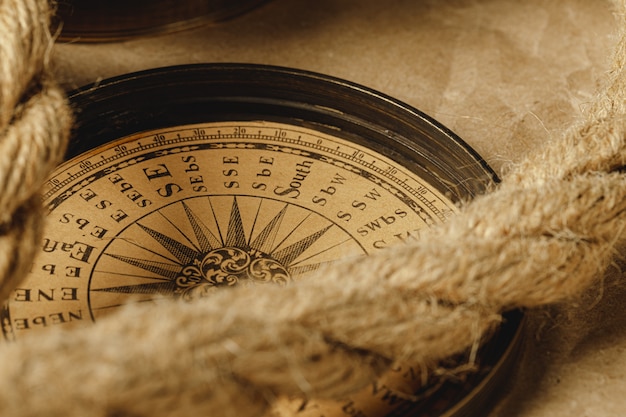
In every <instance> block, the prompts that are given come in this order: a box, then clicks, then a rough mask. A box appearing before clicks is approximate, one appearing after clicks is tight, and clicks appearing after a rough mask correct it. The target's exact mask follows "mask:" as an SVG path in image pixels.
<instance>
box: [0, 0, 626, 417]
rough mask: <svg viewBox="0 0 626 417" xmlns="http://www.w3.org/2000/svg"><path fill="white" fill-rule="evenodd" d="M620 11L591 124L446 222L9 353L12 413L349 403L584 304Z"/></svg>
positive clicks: (623, 182) (601, 190)
mask: <svg viewBox="0 0 626 417" xmlns="http://www.w3.org/2000/svg"><path fill="white" fill-rule="evenodd" d="M15 2H16V3H19V0H16V1H15ZM9 3H11V2H9ZM5 4H6V3H5ZM616 6H617V12H616V14H617V16H618V19H619V23H620V25H621V26H622V28H621V40H620V41H619V43H618V45H617V49H616V53H615V57H614V66H613V69H612V72H611V73H610V75H609V80H608V83H607V87H606V88H605V90H604V92H603V93H602V94H601V95H600V96H599V98H598V99H597V101H596V102H595V104H594V105H593V106H592V108H591V109H590V110H589V113H588V116H587V118H586V120H585V121H584V122H583V123H581V124H580V125H578V126H575V127H573V128H572V129H570V130H569V131H568V132H566V133H565V135H564V137H563V138H562V140H560V141H558V142H555V143H553V144H550V145H549V146H548V147H547V148H546V149H545V150H544V151H542V152H538V153H537V154H535V155H534V156H531V157H529V158H528V159H527V160H526V161H524V162H522V163H521V164H519V165H518V166H517V167H516V168H515V169H513V170H512V172H511V173H509V174H508V175H507V176H506V177H505V179H504V180H503V182H502V184H501V185H500V186H499V187H498V189H497V190H495V191H494V192H492V193H491V194H488V195H485V196H482V197H480V198H478V199H476V200H475V201H474V202H472V203H471V204H468V205H467V206H466V207H464V209H463V211H462V214H461V215H459V216H457V217H456V218H454V219H452V220H451V221H450V222H448V223H447V224H446V225H444V226H442V227H440V228H438V229H436V230H433V232H432V233H430V234H429V235H427V236H425V237H424V238H423V239H422V240H421V241H420V242H416V243H415V244H412V245H411V246H402V247H396V248H394V249H391V250H389V251H387V252H385V253H384V254H381V255H376V256H371V257H368V258H363V259H358V260H356V261H351V262H346V263H342V264H337V265H335V266H333V267H332V268H330V269H326V270H324V271H321V272H320V273H319V274H317V275H316V276H315V277H312V278H310V279H308V280H305V281H302V282H300V283H298V284H295V285H292V286H289V287H286V288H278V287H276V288H274V287H268V288H264V289H263V290H259V289H257V290H249V289H245V288H235V289H233V290H232V291H222V292H219V293H217V294H216V295H215V296H212V297H211V298H209V299H207V300H205V301H201V302H196V303H193V304H185V303H180V302H173V301H164V302H163V303H159V305H156V306H150V307H149V306H139V305H131V306H128V307H126V308H124V309H122V311H120V312H119V313H118V314H115V315H112V316H110V317H109V318H107V319H104V320H102V321H100V322H98V323H97V324H96V325H94V326H91V327H86V328H80V329H75V330H71V331H68V330H59V329H55V330H52V331H50V332H46V333H39V334H33V335H31V336H30V337H28V338H24V339H22V340H20V341H18V342H17V343H14V344H10V345H5V346H1V347H0V357H1V358H2V361H0V415H7V416H8V415H10V416H16V417H20V416H36V415H37V416H39V415H45V416H52V417H56V416H77V417H78V416H80V417H89V416H103V417H104V416H109V417H111V416H159V417H160V416H187V415H209V416H213V415H219V416H253V415H259V414H261V413H262V412H263V411H264V410H266V409H267V406H268V404H269V403H270V402H271V401H272V399H273V398H274V397H275V396H277V395H305V396H319V397H340V396H342V395H343V394H345V393H348V392H352V391H355V390H357V389H359V388H360V387H362V386H364V385H365V384H368V383H370V382H371V381H372V380H373V379H374V378H376V376H377V375H380V373H381V372H383V371H384V370H385V369H387V368H388V366H389V365H390V364H391V363H392V362H394V361H398V360H401V361H405V362H408V363H415V364H422V365H423V366H424V367H426V368H427V367H429V366H430V367H432V366H436V363H437V361H438V360H440V359H442V358H445V357H447V356H449V355H452V354H455V353H458V352H461V351H463V350H465V349H467V348H468V347H469V346H472V345H473V344H474V343H476V342H477V341H479V340H480V338H481V335H483V334H484V332H485V331H487V330H489V329H491V328H492V327H493V326H495V325H497V323H498V322H499V321H500V320H501V313H502V312H504V311H506V310H509V309H512V308H516V307H535V306H539V305H544V304H548V303H554V302H559V301H562V300H565V299H567V298H568V297H571V296H574V295H576V294H579V293H580V292H581V291H583V290H584V289H585V288H587V287H588V286H589V285H590V284H591V283H593V282H594V281H595V280H596V279H598V278H599V277H600V276H601V273H602V272H603V271H604V269H605V268H606V267H607V265H608V264H609V263H610V262H611V260H612V259H613V256H614V255H615V253H614V252H615V251H616V247H617V244H618V243H620V242H621V241H622V240H623V236H624V228H625V226H626V176H625V175H624V174H623V173H621V168H622V167H623V166H624V165H626V68H625V67H626V1H624V0H619V1H618V2H616ZM3 11H4V12H7V11H6V10H3ZM4 97H5V94H3V98H4ZM3 109H5V107H3ZM13 118H14V117H13ZM6 119H7V120H11V119H12V118H11V117H6ZM3 120H4V119H3ZM12 123H15V122H12ZM7 129H8V128H7ZM1 167H5V165H0V168H1ZM11 169H12V168H11ZM4 175H6V174H4ZM33 176H34V175H33ZM3 178H4V177H3ZM4 182H6V181H4V180H3V183H4ZM5 189H6V188H5ZM5 189H3V190H5ZM14 191H15V192H16V193H18V194H19V192H18V190H14ZM11 192H13V190H12V191H11ZM3 201H4V200H3ZM27 201H30V200H27ZM16 207H20V206H16ZM18 217H19V216H18ZM7 250H9V249H7ZM5 288H6V285H5ZM5 291H6V290H5Z"/></svg>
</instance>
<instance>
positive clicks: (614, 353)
mask: <svg viewBox="0 0 626 417" xmlns="http://www.w3.org/2000/svg"><path fill="white" fill-rule="evenodd" d="M615 32H616V20H615V17H614V16H613V15H612V12H611V9H610V5H609V4H608V2H606V1H601V0H595V1H587V0H572V1H565V0H555V1H543V0H527V1H523V2H521V1H516V0H502V1H499V0H481V1H477V0H449V1H439V0H428V1H425V0H387V1H384V2H383V1H379V0H317V1H315V2H310V1H306V0H273V1H271V2H269V3H267V4H266V5H264V6H263V7H261V8H259V9H256V10H254V11H252V12H250V13H248V14H246V15H244V16H240V17H238V18H236V19H234V20H230V21H227V22H223V23H220V24H214V25H208V26H204V27H200V28H196V29H192V30H188V31H183V32H178V33H170V34H163V35H158V36H152V37H146V38H141V39H134V40H130V41H124V42H112V43H103V44H83V43H79V42H70V43H65V44H59V45H57V47H56V49H55V50H54V52H53V55H52V60H51V62H52V65H54V67H55V71H56V73H57V75H58V77H59V79H60V80H61V82H62V83H63V85H64V86H65V87H66V88H67V89H72V88H75V87H78V86H80V85H83V84H87V83H91V82H94V81H98V80H101V79H103V78H107V77H110V76H114V75H120V74H123V73H126V72H130V71H136V70H141V69H148V68H154V67H160V66H167V65H176V64H187V63H200V62H245V63H258V64H273V65H281V66H288V67H295V68H300V69H306V70H311V71H317V72H322V73H325V74H329V75H333V76H336V77H341V78H344V79H348V80H350V81H354V82H357V83H360V84H364V85H366V86H368V87H371V88H374V89H376V90H379V91H381V92H383V93H385V94H388V95H391V96H393V97H395V98H397V99H400V100H402V101H404V102H406V103H408V104H410V105H412V106H414V107H417V108H418V109H420V110H422V111H423V112H425V113H427V114H429V115H430V116H432V117H434V118H436V119H438V120H439V121H440V122H442V123H443V124H445V125H446V126H448V127H449V128H450V129H452V130H453V131H455V132H456V133H457V134H458V135H460V136H461V137H462V138H463V139H464V140H465V141H466V142H467V143H469V144H470V145H471V146H472V147H473V148H474V149H475V150H476V151H478V152H479V153H480V154H481V155H482V156H483V157H484V158H485V159H486V160H487V162H488V163H489V164H490V165H491V166H492V167H493V168H494V169H495V170H496V171H497V172H498V173H499V174H500V175H503V174H505V173H506V170H507V169H508V167H510V166H511V164H514V163H515V162H516V161H519V160H520V159H521V158H522V157H523V156H524V154H525V153H527V152H529V151H532V150H533V149H537V148H538V147H540V146H542V144H543V143H545V142H547V141H551V140H558V139H559V136H560V134H561V132H562V131H563V130H564V129H565V128H567V127H568V126H569V125H571V124H572V123H575V122H576V120H577V119H579V118H580V117H581V115H582V114H583V113H584V111H585V105H586V103H588V102H589V101H590V100H591V99H592V98H593V96H594V94H595V91H596V90H597V88H598V80H602V76H603V73H604V72H605V71H606V70H607V69H608V64H609V58H610V55H611V50H612V46H613V43H614V41H615ZM468 250H471V249H469V248H468ZM619 264H620V262H617V263H616V266H615V267H614V268H612V269H611V271H609V272H608V273H607V274H606V276H605V277H604V278H603V280H602V283H601V284H599V285H598V286H597V287H595V288H592V289H590V291H589V292H588V293H586V294H584V295H583V296H582V297H581V298H580V299H576V300H571V301H570V302H568V303H565V304H564V305H560V306H550V307H547V308H545V309H542V310H538V311H532V312H529V317H530V320H529V326H528V331H527V336H526V342H525V348H524V355H523V356H522V358H520V362H519V364H518V366H517V371H516V373H514V374H511V377H510V381H511V382H510V391H509V393H508V394H507V395H505V396H504V397H502V398H499V399H498V403H497V405H496V407H495V409H494V410H493V411H492V412H491V413H490V415H491V416H493V417H504V416H507V417H508V416H518V417H540V416H541V417H543V416H553V417H561V416H563V417H566V416H567V417H571V416H580V417H585V416H589V417H592V416H593V417H602V416H618V415H623V414H624V413H625V412H626V396H625V395H623V393H624V392H626V303H625V302H624V301H623V300H624V299H626V298H625V297H626V287H625V286H624V285H623V284H622V283H621V281H622V273H621V268H620V265H619Z"/></svg>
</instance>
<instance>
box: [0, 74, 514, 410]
mask: <svg viewBox="0 0 626 417" xmlns="http://www.w3.org/2000/svg"><path fill="white" fill-rule="evenodd" d="M71 100H72V102H73V105H74V107H75V109H76V112H77V123H76V129H75V132H74V134H73V140H72V142H71V144H70V147H69V150H68V153H67V160H66V162H65V163H64V164H62V165H61V166H59V167H58V168H57V170H56V171H55V172H54V173H53V174H52V175H51V176H50V178H49V179H48V181H47V183H46V184H45V188H44V190H43V198H44V203H45V206H46V207H47V210H48V215H47V220H46V221H47V223H46V228H45V232H44V238H43V242H42V245H41V250H40V252H39V254H38V256H37V258H36V259H35V260H34V262H33V266H32V268H31V272H30V274H29V276H28V277H27V278H26V280H25V282H24V283H23V284H22V285H21V286H20V288H17V289H16V290H15V291H14V292H13V294H12V296H11V299H10V301H9V303H8V305H7V306H5V308H4V309H3V311H2V320H3V336H4V339H5V340H8V341H10V340H14V339H17V338H22V337H23V336H25V335H28V334H29V333H30V332H33V331H35V330H37V329H41V328H46V327H52V326H74V325H80V324H84V323H87V322H91V321H98V320H99V319H101V318H102V317H104V316H105V315H107V314H109V313H111V312H112V311H115V310H116V309H117V308H119V307H120V306H121V305H122V304H124V303H127V302H142V303H146V302H147V303H150V302H156V301H157V300H158V299H161V298H163V297H175V298H179V299H182V300H185V301H189V302H193V301H194V300H196V299H198V298H201V297H207V296H210V295H211V293H213V292H214V291H220V290H221V289H222V288H227V287H230V286H236V285H246V286H254V287H258V288H259V291H262V287H263V286H264V285H290V283H292V282H294V281H297V280H300V279H307V276H310V275H311V273H312V272H314V271H315V270H317V269H318V268H320V267H321V266H323V265H327V264H329V263H332V262H335V261H337V260H339V259H344V258H346V257H354V256H367V255H368V254H371V253H374V252H378V251H384V250H386V248H388V247H390V246H392V245H402V244H406V243H407V242H410V241H412V240H415V239H419V238H420V235H421V234H422V233H424V232H425V231H426V230H427V229H428V228H430V227H433V226H435V225H437V224H441V223H443V222H445V221H446V219H447V218H448V217H449V216H452V215H454V213H455V211H456V210H457V205H458V203H459V202H461V201H466V200H468V199H470V198H471V197H472V196H474V195H476V194H478V193H481V192H484V191H485V190H486V189H487V188H488V187H489V186H490V185H491V184H493V182H494V179H495V175H494V173H493V172H492V171H491V170H490V169H489V168H488V167H487V165H486V164H485V163H484V162H483V161H482V160H481V159H480V158H479V157H478V155H477V154H476V153H475V152H473V151H472V150H471V149H470V148H469V147H468V146H467V145H466V144H464V143H463V142H462V141H461V140H460V139H459V138H457V137H456V136H454V135H453V134H452V133H451V132H450V131H449V130H447V129H446V128H445V127H443V126H441V125H440V124H438V123H437V122H435V121H434V120H432V119H430V118H429V117H427V116H425V115H424V114H422V113H420V112H418V111H417V110H415V109H412V108H410V107H408V106H406V105H404V104H402V103H400V102H398V101H396V100H394V99H392V98H389V97H387V96H384V95H382V94H380V93H377V92H374V91H371V90H369V89H367V88H364V87H361V86H358V85H355V84H352V83H349V82H346V81H343V80H338V79H335V78H331V77H327V76H323V75H320V74H314V73H309V72H304V71H297V70H292V69H286V68H278V67H267V66H255V65H235V64H216V65H192V66H180V67H170V68H163V69H156V70H151V71H146V72H140V73H135V74H131V75H127V76H123V77H119V78H114V79H110V80H106V81H103V82H100V83H99V84H98V85H97V86H89V87H85V88H83V89H80V90H78V91H76V92H75V93H73V94H72V96H71ZM520 320H521V314H520V313H518V312H512V313H510V314H508V315H507V316H506V319H505V322H504V324H503V326H502V327H501V328H500V329H499V330H498V331H497V332H496V333H495V334H494V335H493V336H492V337H491V339H490V340H488V341H487V342H486V343H485V344H484V345H483V347H482V348H481V350H480V352H479V354H478V359H477V364H478V367H477V369H474V370H472V371H471V372H467V373H466V374H463V375H456V376H455V378H448V379H446V378H443V379H441V378H439V379H436V380H424V378H423V377H422V376H421V374H420V372H419V370H418V369H416V368H415V367H412V366H411V365H410V364H399V365H398V366H397V367H396V368H394V370H393V372H391V373H390V375H387V376H385V378H384V379H382V380H381V381H378V382H377V383H375V384H374V385H372V386H371V387H369V388H368V389H367V390H365V391H364V392H362V393H359V394H357V395H355V396H353V397H350V398H346V399H344V400H342V401H338V402H331V403H302V402H297V401H289V400H288V399H285V401H283V402H282V403H281V404H280V406H279V407H277V409H276V410H274V414H275V415H278V416H287V415H296V416H300V417H305V416H306V417H308V416H316V417H319V416H322V415H324V416H342V415H358V416H409V415H415V416H418V415H429V416H430V415H447V416H452V415H454V416H461V415H475V413H478V414H480V415H483V414H484V408H483V407H484V406H485V404H486V403H487V402H488V400H489V398H490V397H491V396H492V395H493V394H494V392H495V390H496V388H497V387H498V386H499V385H500V382H501V381H502V380H503V378H505V377H506V370H507V368H508V366H509V365H510V363H511V362H512V360H513V358H514V357H515V351H516V348H517V346H518V345H519V343H518V341H519V327H520ZM146 325H149V323H146ZM451 360H458V361H460V362H463V361H467V358H463V357H460V358H454V359H451Z"/></svg>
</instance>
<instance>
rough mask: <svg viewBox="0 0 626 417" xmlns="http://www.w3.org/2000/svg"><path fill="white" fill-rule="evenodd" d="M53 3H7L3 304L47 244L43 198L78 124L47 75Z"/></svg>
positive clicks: (0, 29)
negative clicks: (38, 250) (42, 191)
mask: <svg viewBox="0 0 626 417" xmlns="http://www.w3.org/2000/svg"><path fill="white" fill-rule="evenodd" d="M48 20H49V11H48V2H47V1H45V0H5V1H2V2H0V33H1V34H2V42H0V232H1V233H0V297H1V298H2V299H6V297H7V295H8V293H9V291H11V290H12V289H13V288H14V287H15V285H17V283H18V282H19V281H20V280H21V279H22V277H23V276H24V275H25V274H24V273H25V271H26V269H27V268H28V267H29V266H30V263H31V262H32V258H33V256H34V253H35V250H36V248H37V247H38V246H39V243H40V239H41V226H42V210H41V208H40V204H41V203H40V201H39V200H40V198H39V197H38V196H37V194H38V191H39V189H40V187H41V184H42V182H43V181H44V179H45V177H46V176H47V175H48V174H49V173H50V171H51V170H52V168H53V167H54V166H56V165H57V164H58V163H59V161H60V160H61V157H62V155H63V152H64V149H65V144H66V142H67V138H68V136H69V127H70V123H71V116H70V112H69V110H68V105H67V103H66V99H65V97H64V93H63V91H62V90H61V89H60V88H59V87H57V86H56V84H55V83H54V82H53V81H52V77H51V76H49V75H48V72H47V69H46V60H47V54H48V52H49V50H50V46H51V44H52V40H51V36H50V33H49V32H48Z"/></svg>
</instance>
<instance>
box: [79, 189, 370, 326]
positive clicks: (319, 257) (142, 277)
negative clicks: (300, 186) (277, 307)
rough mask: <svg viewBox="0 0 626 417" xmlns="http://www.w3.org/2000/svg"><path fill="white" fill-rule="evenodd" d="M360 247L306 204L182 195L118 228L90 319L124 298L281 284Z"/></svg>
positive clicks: (100, 266)
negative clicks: (302, 205) (186, 197)
mask: <svg viewBox="0 0 626 417" xmlns="http://www.w3.org/2000/svg"><path fill="white" fill-rule="evenodd" d="M364 254H365V250H364V249H363V248H362V247H361V246H360V244H359V243H358V242H357V241H356V239H354V238H353V237H352V236H351V235H350V234H349V233H347V232H346V231H345V230H344V229H342V228H340V227H339V226H338V225H337V224H335V223H334V222H332V221H330V220H328V219H327V218H325V217H323V216H321V215H320V214H318V213H315V212H313V211H311V210H309V209H306V208H303V207H301V206H297V205H294V204H289V203H285V202H282V201H279V200H273V199H268V198H263V197H257V196H203V197H195V198H189V199H185V200H180V201H178V202H176V203H172V204H170V205H168V206H165V207H163V208H160V209H158V210H156V211H153V212H152V213H150V214H148V215H146V216H144V217H142V218H140V219H138V220H137V221H135V222H134V223H133V224H131V225H130V226H128V227H126V228H125V229H124V230H122V231H121V232H120V233H119V234H118V235H117V236H116V237H115V238H114V239H113V240H112V241H111V242H110V243H109V244H108V245H107V247H106V248H105V250H104V251H103V253H102V255H100V257H99V259H98V260H97V262H96V265H95V267H94V269H93V273H92V275H91V279H90V284H89V297H90V308H91V311H92V314H93V316H94V319H95V318H96V316H98V315H99V314H100V312H105V311H106V310H109V309H111V308H115V307H118V306H120V305H121V304H123V303H124V302H127V301H128V300H129V299H130V298H132V299H135V300H138V301H153V300H155V299H157V298H161V297H163V296H166V297H180V298H182V299H184V300H193V299H195V298H199V297H204V296H207V295H208V294H210V293H212V292H213V291H216V290H218V289H219V288H225V287H232V286H235V285H246V286H249V285H263V284H266V283H275V284H279V285H285V284H288V283H289V282H291V281H293V280H295V279H298V278H299V277H301V276H302V275H304V274H307V273H310V272H312V271H315V270H316V269H318V268H319V267H320V266H322V265H324V264H327V263H329V262H333V261H335V260H337V259H341V258H345V257H346V256H351V255H364Z"/></svg>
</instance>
